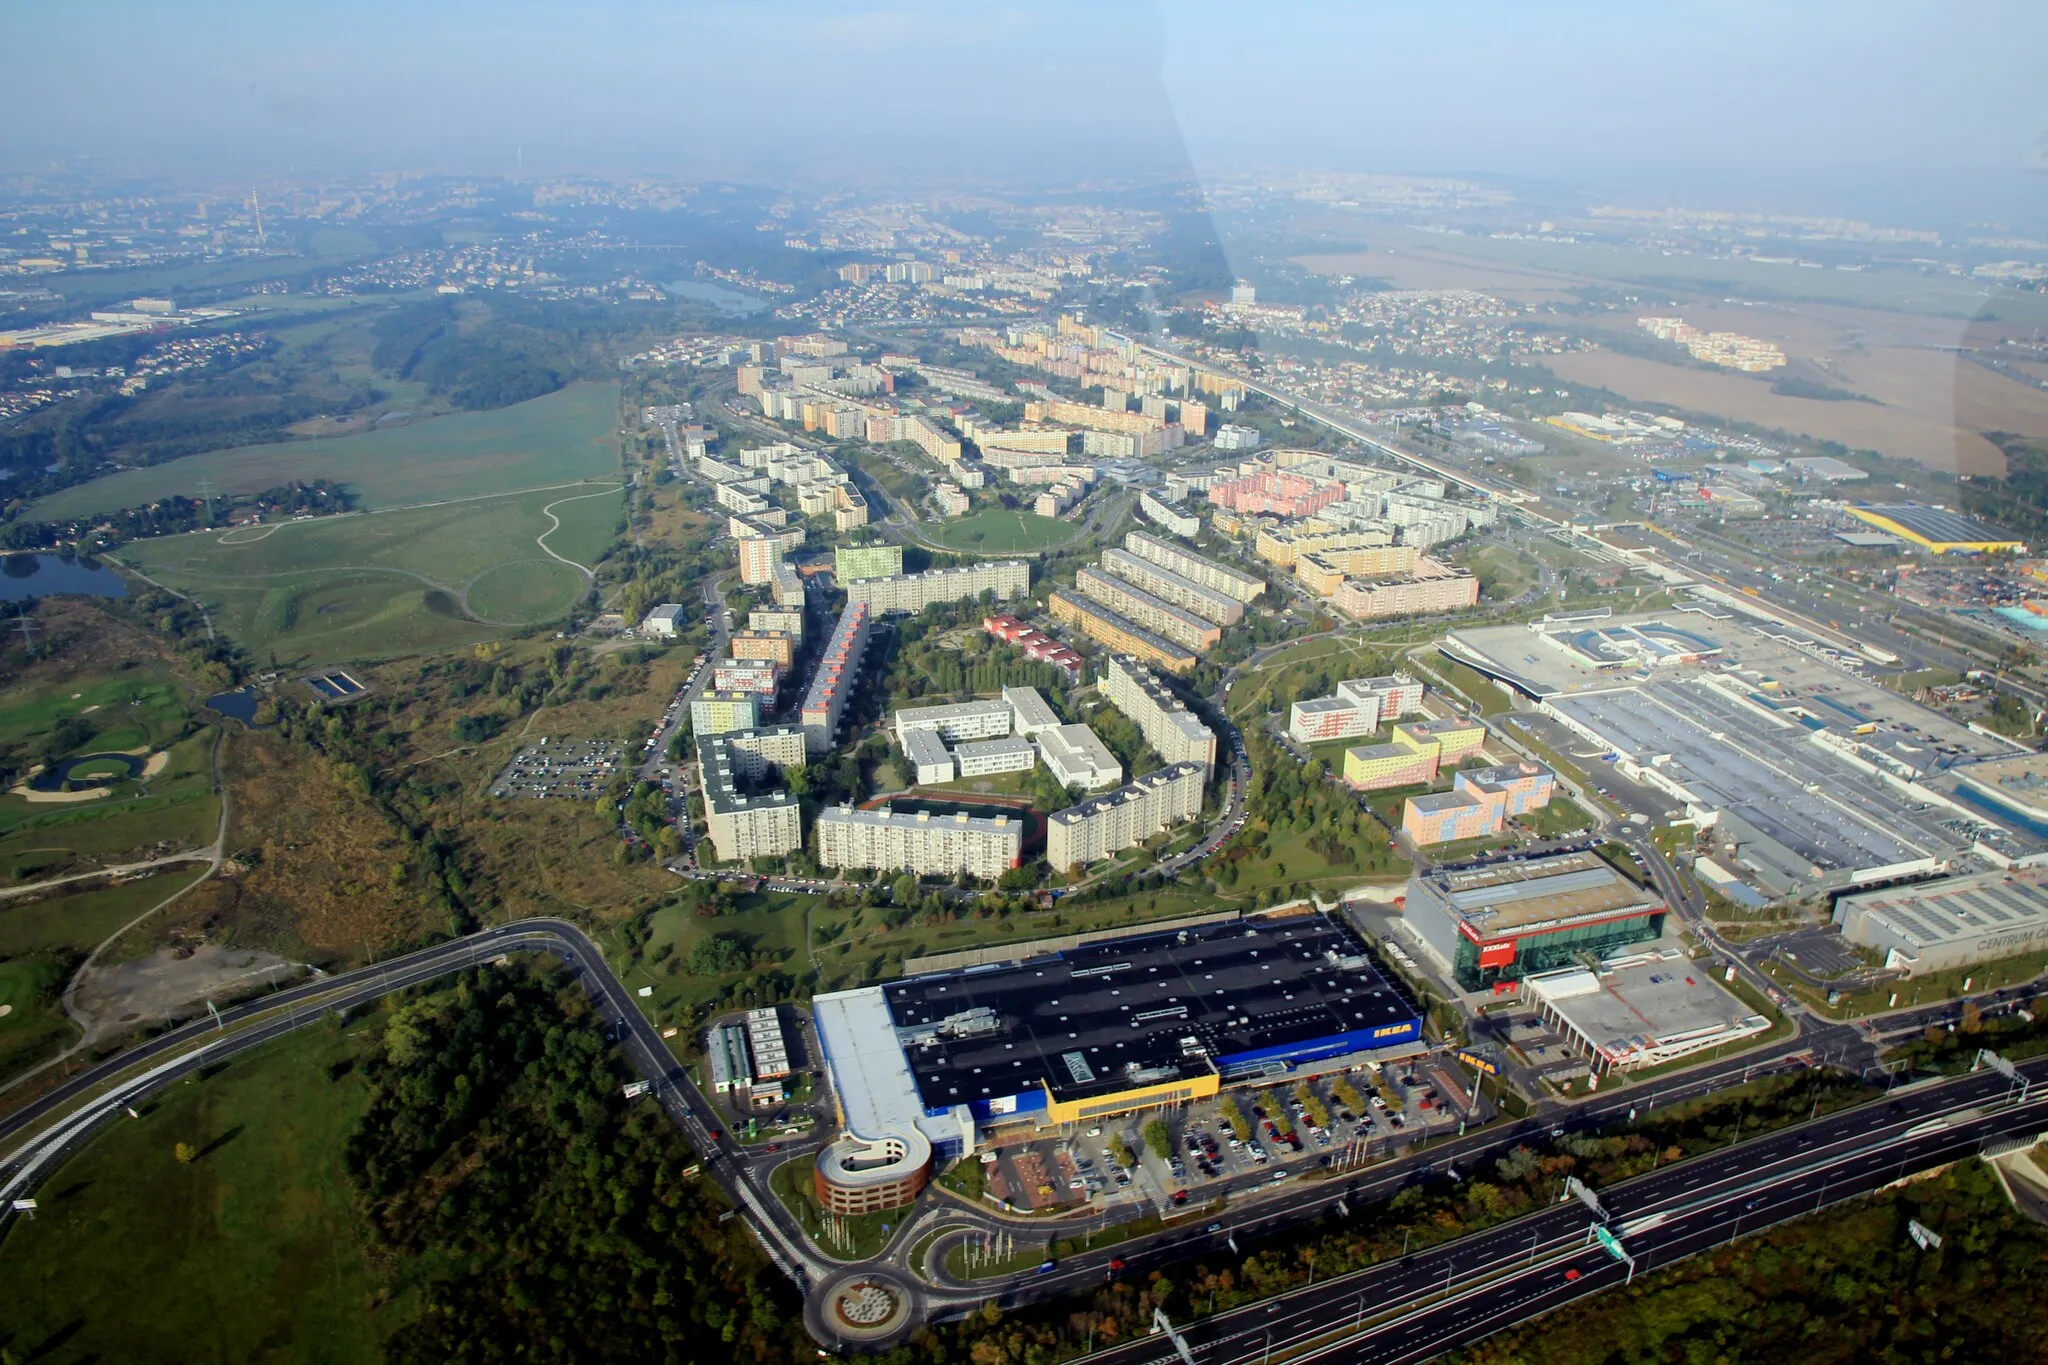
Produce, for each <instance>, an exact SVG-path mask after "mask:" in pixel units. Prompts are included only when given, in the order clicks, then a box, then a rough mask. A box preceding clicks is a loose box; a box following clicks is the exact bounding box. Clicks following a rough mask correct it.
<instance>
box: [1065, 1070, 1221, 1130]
mask: <svg viewBox="0 0 2048 1365" xmlns="http://www.w3.org/2000/svg"><path fill="white" fill-rule="evenodd" d="M1222 1088H1223V1078H1222V1077H1221V1076H1219V1075H1217V1074H1216V1073H1215V1072H1214V1071H1209V1072H1205V1073H1204V1074H1202V1075H1200V1076H1184V1077H1182V1078H1180V1079H1178V1080H1172V1081H1162V1082H1160V1083H1159V1084H1158V1085H1141V1086H1138V1087H1136V1088H1134V1089H1131V1090H1118V1091H1114V1092H1112V1093H1110V1094H1107V1095H1090V1096H1088V1097H1087V1098H1086V1099H1078V1100H1060V1099H1054V1098H1053V1094H1052V1091H1051V1090H1050V1089H1049V1088H1048V1089H1047V1090H1046V1092H1045V1121H1046V1122H1047V1123H1080V1122H1082V1121H1083V1120H1086V1119H1100V1118H1107V1117H1108V1116H1110V1115H1111V1114H1128V1113H1130V1112H1131V1111H1133V1110H1136V1109H1154V1108H1157V1107H1158V1106H1160V1105H1163V1104H1186V1103H1187V1102H1188V1101H1189V1100H1206V1099H1210V1098H1213V1097H1214V1096H1215V1095H1216V1094H1217V1093H1218V1092H1220V1091H1221V1090H1222Z"/></svg>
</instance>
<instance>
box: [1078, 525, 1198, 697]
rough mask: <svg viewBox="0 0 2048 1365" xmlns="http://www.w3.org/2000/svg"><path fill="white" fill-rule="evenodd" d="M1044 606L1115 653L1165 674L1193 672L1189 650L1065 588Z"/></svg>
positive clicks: (1087, 597) (1193, 661) (1083, 595)
mask: <svg viewBox="0 0 2048 1365" xmlns="http://www.w3.org/2000/svg"><path fill="white" fill-rule="evenodd" d="M1132 534H1133V535H1136V534H1137V533H1136V532H1135V531H1134V532H1132ZM1046 606H1047V607H1048V608H1049V609H1050V610H1051V611H1052V615H1053V619H1054V620H1056V621H1061V622H1064V623H1065V624H1067V625H1070V626H1075V627H1077V628H1079V629H1080V631H1081V633H1082V634H1084V635H1086V636H1088V637H1089V638H1090V639H1092V640H1099V641H1101V642H1102V643H1103V644H1105V645H1107V646H1109V648H1110V649H1111V650H1112V651H1113V652H1115V653H1119V654H1131V655H1135V656H1137V657H1138V658H1140V659H1142V660H1144V661H1145V662H1146V663H1148V664H1153V665H1155V666H1157V667H1159V668H1163V669H1165V670H1166V671H1167V672H1169V673H1190V672H1193V671H1194V667H1195V663H1196V661H1197V660H1196V656H1195V653H1194V651H1193V650H1191V649H1189V648H1187V647H1186V646H1185V645H1182V644H1179V643H1177V642H1175V641H1172V640H1168V639H1165V638H1163V637H1161V636H1158V635H1155V634H1153V633H1152V632H1151V631H1149V630H1147V629H1145V627H1143V626H1141V625H1139V624H1138V623H1137V622H1136V621H1133V620H1131V619H1130V618H1129V617H1127V616H1124V615H1122V614H1121V613H1119V612H1117V611H1114V610H1112V609H1111V608H1110V607H1107V606H1105V605H1104V604H1102V603H1101V602H1098V601H1096V600H1095V599H1094V598H1092V597H1089V596H1087V595H1085V594H1083V593H1079V592H1074V591H1071V590H1069V589H1065V588H1061V589H1058V590H1055V591H1054V592H1051V593H1049V594H1047V596H1046Z"/></svg>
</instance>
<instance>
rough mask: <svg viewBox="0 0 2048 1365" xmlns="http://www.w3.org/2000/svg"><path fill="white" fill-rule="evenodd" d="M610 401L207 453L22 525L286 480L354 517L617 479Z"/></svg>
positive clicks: (578, 394)
mask: <svg viewBox="0 0 2048 1365" xmlns="http://www.w3.org/2000/svg"><path fill="white" fill-rule="evenodd" d="M618 399H619V390H618V386H617V385H616V384H572V385H570V386H569V387H567V388H565V389H562V390H560V391H559V392H556V393H551V394H548V395H546V396H545V397H541V398H535V399H533V400H531V401H530V402H525V403H519V404H515V405H514V406H512V407H509V408H498V409H495V410H493V411H490V412H464V413H453V414H450V415H448V416H445V417H435V418H432V419H430V420H427V421H422V422H420V423H418V424H417V425H412V426H400V427H392V428H388V429H383V430H372V431H364V432H358V433H355V434H352V435H347V436H335V437H331V438H324V439H318V440H306V441H286V442H282V443H278V444H272V445H258V446H243V447H240V448H239V449H233V450H214V451H208V452H206V453H205V454H202V455H188V456H186V457H185V458H183V459H181V460H173V461H171V462H169V463H167V464H161V465H151V466H149V467H148V468H144V469H129V470H123V471H122V472H120V473H118V474H110V475H108V476H107V477H106V478H103V479H95V480H93V481H92V482H91V483H84V484H80V485H78V486H77V487H76V488H66V489H62V490H60V491H59V492H56V493H52V494H51V495H50V496H48V497H46V498H42V499H39V500H38V501H37V502H36V503H35V504H34V505H33V506H32V507H31V509H30V511H29V513H28V515H30V516H33V517H37V518H43V519H49V518H62V517H77V516H88V515H91V514H93V513H98V512H108V511H113V510H115V509H118V508H122V507H135V506H140V505H142V504H144V503H148V502H153V501H155V500H156V499H158V498H163V497H168V496H170V495H172V494H174V493H179V494H184V495H186V496H188V497H190V496H193V495H194V494H195V493H196V491H197V489H198V487H199V481H200V480H201V479H206V480H209V481H210V482H211V484H212V486H213V487H214V488H215V489H216V490H218V491H221V492H230V493H243V492H257V491H260V490H262V489H265V488H271V487H275V486H276V485H278V484H281V483H284V482H286V481H287V480H290V479H313V478H327V479H333V480H336V481H337V482H339V483H341V484H343V485H345V486H346V487H347V489H348V491H349V493H350V494H352V495H353V496H354V497H355V498H356V500H357V505H358V506H359V507H361V508H363V509H364V510H369V511H374V510H380V509H385V508H393V507H407V506H412V505H415V504H419V503H426V502H440V501H447V500H449V499H454V498H471V497H477V496H480V495H489V494H494V493H508V492H512V491H515V490H518V489H531V488H541V487H545V486H548V485H552V484H566V483H574V482H576V481H577V480H581V479H599V478H609V477H612V476H614V475H616V474H617V472H618V467H619V454H618V442H617V438H616V436H615V435H614V426H615V423H616V422H617V418H618Z"/></svg>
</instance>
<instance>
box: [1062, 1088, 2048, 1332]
mask: <svg viewBox="0 0 2048 1365" xmlns="http://www.w3.org/2000/svg"><path fill="white" fill-rule="evenodd" d="M2025 1070H2026V1071H2027V1073H2028V1074H2029V1075H2031V1076H2033V1077H2035V1078H2037V1079H2038V1078H2040V1077H2042V1076H2048V1062H2044V1063H2040V1064H2037V1065H2035V1066H2031V1067H2028V1068H2025ZM2014 1093H2015V1092H2014V1091H2013V1090H2012V1087H2011V1085H2010V1083H2009V1082H2008V1081H2006V1080H2005V1079H2004V1078H2003V1077H1999V1076H1996V1075H1993V1074H1991V1073H1988V1072H1985V1073H1975V1074H1971V1075H1967V1076H1963V1077H1959V1078H1955V1079H1952V1080H1946V1081H1941V1082H1935V1083H1930V1084H1926V1085H1923V1086H1920V1087H1916V1088H1915V1089H1913V1090H1910V1091H1901V1092H1899V1094H1898V1096H1897V1097H1896V1098H1894V1099H1893V1100H1891V1101H1888V1102H1885V1103H1881V1104H1870V1105H1864V1106H1861V1107H1858V1108H1855V1109H1851V1110H1847V1111H1845V1112H1842V1113H1839V1114H1833V1115H1829V1116H1827V1117H1824V1118H1821V1119H1818V1120H1815V1121H1813V1122H1810V1123H1806V1124H1801V1125H1798V1126H1796V1127H1793V1128H1789V1129H1785V1130H1782V1131H1780V1132H1777V1133H1774V1134H1772V1135H1769V1136H1767V1137H1763V1138H1758V1139H1754V1140H1752V1141H1749V1142H1745V1143H1742V1144H1740V1145H1739V1146H1735V1147H1730V1148H1726V1149H1723V1150H1722V1151H1719V1152H1715V1153H1713V1154H1710V1155H1707V1156H1703V1157H1699V1158H1695V1159H1693V1160H1691V1161H1687V1162H1682V1163H1679V1164H1676V1165H1673V1166H1669V1167H1666V1168H1664V1169H1662V1170H1658V1171H1654V1172H1651V1173H1649V1174H1646V1175H1642V1176H1638V1177H1636V1178H1635V1179H1633V1180H1628V1181H1624V1182H1621V1183H1619V1184H1617V1185H1615V1186H1612V1187H1610V1188H1608V1189H1605V1190H1602V1191H1599V1192H1598V1198H1599V1200H1600V1203H1601V1205H1602V1207H1603V1209H1604V1210H1605V1212H1606V1214H1607V1220H1606V1221H1607V1225H1608V1226H1609V1228H1610V1229H1611V1230H1614V1231H1616V1232H1617V1233H1618V1234H1619V1236H1620V1237H1621V1240H1622V1243H1623V1245H1624V1247H1625V1248H1626V1249H1627V1250H1628V1252H1629V1253H1630V1254H1631V1255H1632V1256H1633V1257H1634V1258H1635V1261H1636V1268H1635V1273H1637V1274H1640V1273H1642V1272H1643V1271H1646V1270H1650V1269H1655V1268H1657V1267H1661V1266H1665V1265H1669V1264H1671V1263H1672V1262H1674V1261H1677V1260H1681V1259H1683V1258H1684V1257H1686V1256H1690V1255H1693V1254H1695V1253H1697V1252H1699V1251H1703V1250H1705V1249H1707V1248H1709V1247H1712V1246H1714V1245H1716V1244H1718V1243H1720V1242H1724V1241H1727V1240H1730V1239H1731V1238H1733V1237H1736V1236H1741V1235H1744V1234H1746V1233H1751V1232H1757V1231H1761V1230H1763V1229H1764V1228H1767V1227H1769V1226H1771V1225H1772V1224H1775V1223H1778V1222H1782V1221H1785V1220H1787V1219H1790V1218H1795V1217H1799V1216H1801V1215H1804V1214H1808V1213H1812V1212H1815V1211H1816V1210H1818V1209H1819V1208H1822V1207H1824V1206H1826V1205H1828V1204H1832V1203H1838V1202H1841V1201H1842V1200H1846V1199H1851V1198H1855V1197H1858V1196H1861V1195H1864V1194H1868V1193H1870V1192H1871V1191H1873V1190H1875V1189H1878V1188H1881V1187H1882V1186H1884V1185H1886V1184H1889V1183H1891V1182H1892V1181H1894V1180H1897V1179H1899V1178H1901V1177H1902V1176H1904V1175H1908V1174H1912V1173H1913V1172H1916V1171H1921V1170H1926V1169H1928V1168H1930V1167H1932V1166H1936V1165H1940V1164H1942V1163H1944V1162H1947V1161H1951V1160H1955V1159H1957V1158H1959V1157H1965V1156H1969V1155H1972V1154H1974V1153H1975V1152H1977V1151H1979V1150H1980V1149H1981V1148H1982V1147H1984V1146H1985V1145H1986V1144H1988V1143H1991V1142H1995V1141H1997V1140H1999V1139H2002V1138H2007V1137H2013V1136H2030V1135H2032V1134H2035V1133H2037V1132H2039V1131H2041V1130H2042V1129H2043V1128H2044V1127H2048V1096H2043V1097H2030V1099H2029V1100H2028V1102H2027V1103H2026V1104H2024V1105H2019V1104H2015V1103H2013V1102H2012V1096H2013V1095H2014ZM1347 1192H1355V1195H1361V1196H1362V1195H1368V1194H1369V1191H1367V1190H1366V1189H1365V1188H1364V1187H1362V1186H1353V1185H1350V1184H1346V1185H1343V1186H1338V1185H1337V1182H1335V1181H1331V1182H1326V1189H1325V1192H1324V1196H1323V1198H1324V1206H1325V1209H1326V1211H1328V1212H1330V1213H1338V1212H1340V1210H1338V1208H1337V1207H1336V1200H1337V1197H1338V1196H1339V1195H1340V1194H1345V1193H1347ZM1195 1221H1197V1222H1198V1223H1199V1220H1195ZM1217 1221H1218V1220H1213V1219H1212V1220H1210V1222H1207V1223H1199V1226H1198V1227H1197V1228H1194V1229H1190V1231H1189V1232H1188V1233H1187V1234H1185V1235H1184V1236H1183V1238H1182V1241H1181V1243H1180V1245H1179V1246H1178V1247H1176V1248H1174V1249H1173V1253H1172V1255H1173V1259H1183V1258H1187V1257H1191V1256H1199V1255H1200V1254H1202V1253H1204V1252H1209V1253H1211V1254H1223V1255H1228V1254H1229V1247H1228V1244H1227V1241H1226V1239H1227V1238H1232V1237H1234V1238H1236V1239H1237V1240H1238V1245H1239V1247H1240V1248H1241V1249H1243V1250H1246V1251H1250V1250H1253V1249H1255V1247H1254V1240H1255V1239H1258V1238H1260V1237H1262V1236H1264V1235H1265V1234H1267V1233H1268V1232H1270V1231H1271V1230H1272V1229H1271V1228H1270V1227H1269V1226H1268V1224H1267V1222H1266V1220H1264V1219H1260V1218H1239V1217H1232V1216H1229V1215H1225V1216H1224V1217H1223V1219H1222V1220H1221V1226H1220V1227H1219V1229H1218V1230H1217V1231H1216V1232H1213V1233H1212V1232H1210V1231H1208V1228H1209V1226H1210V1225H1211V1224H1212V1223H1215V1222H1217ZM1595 1221H1596V1218H1595V1216H1594V1214H1593V1213H1592V1212H1591V1211H1590V1210H1589V1209H1587V1208H1586V1207H1585V1206H1584V1205H1583V1204H1581V1203H1579V1202H1578V1201H1576V1200H1570V1201H1568V1202H1559V1203H1557V1204H1554V1205H1552V1206H1550V1207H1549V1208H1547V1209H1544V1210H1542V1211H1540V1212H1537V1213H1534V1214H1530V1215H1528V1216H1525V1217H1522V1218H1518V1219H1514V1220H1512V1221H1510V1222H1507V1223H1504V1224H1502V1225H1500V1226H1498V1227H1495V1228H1493V1229H1490V1230H1488V1231H1485V1232H1481V1233H1475V1234H1472V1235H1470V1236H1467V1237H1463V1238H1459V1239H1458V1240H1456V1241H1453V1242H1448V1243H1444V1244H1442V1245H1440V1246H1436V1247H1431V1248H1429V1249H1427V1250H1423V1251H1418V1252H1416V1253H1414V1254H1412V1255H1409V1256H1403V1257H1399V1258H1396V1259H1393V1260H1389V1261H1383V1262H1381V1263H1379V1264H1376V1265H1373V1266H1370V1267H1368V1268H1366V1269H1364V1270H1359V1271H1355V1272H1352V1273H1350V1274H1347V1275H1341V1276H1337V1277H1334V1278H1332V1279H1330V1280H1327V1281H1324V1282H1322V1283H1319V1284H1316V1285H1314V1286H1311V1287H1305V1288H1302V1289H1298V1290H1295V1291H1292V1292H1290V1293H1288V1294H1284V1295H1281V1296H1279V1297H1277V1298H1274V1299H1270V1300H1265V1301H1262V1302H1259V1303H1255V1304H1250V1305H1247V1306H1245V1307H1242V1308H1238V1309H1235V1310H1232V1311H1230V1312H1226V1313H1220V1314H1217V1315H1216V1316H1215V1317H1205V1318H1201V1319H1197V1320H1195V1321H1193V1322H1190V1323H1186V1324H1180V1328H1181V1333H1182V1336H1183V1337H1184V1339H1185V1340H1186V1342H1187V1345H1188V1347H1189V1349H1190V1351H1191V1353H1192V1354H1193V1355H1194V1357H1195V1358H1196V1359H1197V1360H1198V1361H1200V1362H1203V1365H1236V1363H1237V1362H1249V1361H1253V1360H1264V1359H1266V1358H1267V1356H1268V1354H1269V1353H1270V1352H1286V1353H1287V1358H1288V1359H1290V1360H1309V1359H1313V1360H1330V1361H1346V1362H1349V1361H1358V1362H1387V1363H1390V1365H1391V1363H1392V1362H1404V1361H1413V1360H1424V1359H1428V1358H1430V1357H1432V1356H1435V1355H1438V1354H1441V1353H1443V1352H1446V1351H1449V1350H1451V1349H1454V1348H1456V1347H1459V1346H1463V1345H1467V1344H1470V1343H1471V1342H1473V1341H1477V1340H1479V1339H1480V1338H1481V1337H1484V1336H1486V1335H1489V1334H1490V1333H1492V1332H1496V1331H1499V1330H1501V1329H1502V1328H1505V1327H1508V1326H1512V1325H1514V1324H1516V1323H1519V1322H1523V1321H1527V1320H1528V1319H1530V1318H1533V1317H1536V1316H1539V1315H1540V1314H1542V1313H1545V1312H1548V1311H1550V1310H1552V1309H1554V1308H1557V1307H1560V1306H1562V1305H1563V1304H1565V1303H1569V1302H1571V1301H1573V1300H1576V1299H1579V1298H1583V1297H1585V1296H1587V1295H1589V1294H1593V1293H1597V1292H1599V1291H1601V1290H1603V1289H1607V1288H1612V1287H1613V1286H1615V1285H1617V1284H1619V1283H1620V1282H1621V1281H1622V1280H1623V1279H1624V1278H1625V1277H1627V1276H1628V1274H1629V1271H1628V1269H1627V1268H1626V1267H1625V1266H1623V1265H1622V1264H1621V1263H1620V1262H1618V1261H1616V1260H1615V1259H1614V1258H1613V1257H1611V1256H1610V1255H1609V1254H1608V1253H1607V1252H1606V1251H1604V1250H1603V1249H1601V1248H1600V1247H1599V1246H1597V1245H1593V1246H1588V1245H1587V1239H1588V1237H1589V1236H1590V1229H1591V1227H1592V1225H1593V1223H1594V1222H1595ZM1101 1259H1102V1263H1103V1264H1104V1265H1106V1264H1107V1256H1106V1254H1104V1256H1103V1257H1102V1258H1101ZM1123 1259H1124V1261H1125V1263H1126V1265H1127V1267H1128V1269H1127V1270H1126V1271H1125V1272H1124V1273H1126V1274H1142V1273H1144V1271H1146V1270H1147V1269H1149V1268H1151V1266H1152V1265H1153V1262H1152V1261H1151V1259H1150V1258H1149V1257H1148V1256H1146V1255H1145V1254H1143V1253H1139V1252H1135V1251H1125V1252H1124V1253H1123ZM1571 1270H1576V1271H1578V1272H1579V1273H1578V1275H1577V1276H1576V1277H1574V1278H1567V1272H1568V1271H1571ZM1102 1274H1103V1271H1102V1270H1101V1269H1095V1271H1094V1278H1095V1279H1097V1280H1100V1279H1101V1278H1102ZM1368 1325H1370V1326H1371V1330H1370V1331H1363V1329H1364V1328H1365V1327H1367V1326H1368ZM1335 1338H1342V1339H1335ZM1177 1358H1178V1357H1177V1354H1176V1353H1175V1352H1174V1350H1173V1348H1172V1347H1171V1345H1170V1344H1168V1343H1167V1342H1165V1341H1164V1340H1163V1339H1161V1338H1158V1337H1151V1338H1147V1339H1143V1340H1134V1341H1131V1342H1128V1343H1126V1344H1123V1345H1121V1346H1118V1347H1116V1348H1114V1349H1111V1350H1106V1351H1101V1352H1097V1353H1096V1354H1095V1355H1093V1356H1089V1357H1087V1359H1089V1360H1091V1361H1098V1362H1117V1363H1118V1365H1125V1363H1128V1365H1155V1362H1156V1363H1157V1365H1166V1363H1167V1362H1171V1361H1173V1360H1176V1359H1177Z"/></svg>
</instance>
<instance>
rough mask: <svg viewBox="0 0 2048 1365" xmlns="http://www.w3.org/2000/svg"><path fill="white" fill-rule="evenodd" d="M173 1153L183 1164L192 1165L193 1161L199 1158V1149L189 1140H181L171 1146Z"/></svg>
mask: <svg viewBox="0 0 2048 1365" xmlns="http://www.w3.org/2000/svg"><path fill="white" fill-rule="evenodd" d="M171 1155H172V1156H174V1157H176V1158H177V1159H178V1160H179V1161H180V1162H182V1163H183V1164H185V1165H187V1166H190V1165H191V1164H192V1163H193V1162H195V1161H197V1160H199V1149H198V1148H197V1147H194V1146H193V1145H192V1144H191V1143H189V1142H181V1143H179V1144H178V1145H177V1146H175V1147H173V1148H171Z"/></svg>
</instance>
